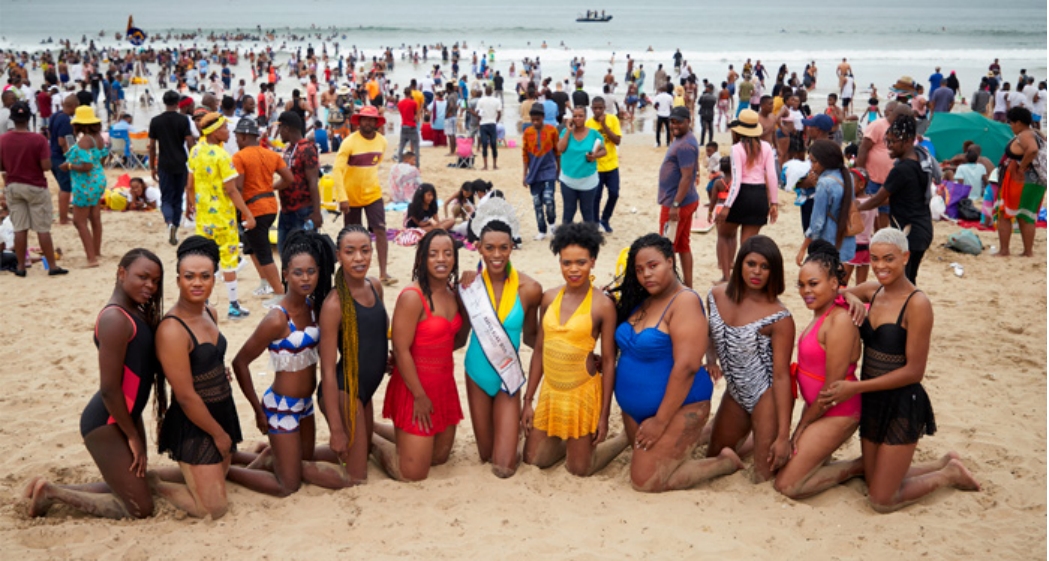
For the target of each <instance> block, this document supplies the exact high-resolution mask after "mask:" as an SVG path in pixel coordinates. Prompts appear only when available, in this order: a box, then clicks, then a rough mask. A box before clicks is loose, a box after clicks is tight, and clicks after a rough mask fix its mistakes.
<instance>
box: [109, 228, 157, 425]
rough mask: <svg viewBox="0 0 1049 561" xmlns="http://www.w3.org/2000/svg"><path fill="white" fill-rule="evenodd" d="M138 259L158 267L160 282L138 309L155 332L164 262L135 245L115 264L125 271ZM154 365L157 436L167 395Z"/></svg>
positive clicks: (154, 402)
mask: <svg viewBox="0 0 1049 561" xmlns="http://www.w3.org/2000/svg"><path fill="white" fill-rule="evenodd" d="M139 259H148V260H149V261H152V262H153V263H155V264H156V266H157V267H159V268H160V279H161V282H160V283H159V284H157V291H156V292H154V293H153V297H152V298H150V299H149V301H147V302H146V303H145V304H142V305H140V306H139V310H140V311H141V312H142V315H143V317H145V319H146V325H148V326H149V328H150V329H151V330H152V331H153V333H156V332H157V326H158V325H160V320H161V319H163V318H164V282H163V281H164V264H163V263H161V262H160V258H159V257H157V255H156V254H155V253H153V252H152V251H150V250H148V249H143V248H141V247H137V248H135V249H132V250H131V251H129V252H127V253H125V254H124V256H123V257H121V258H120V263H119V264H118V265H117V266H118V267H119V268H121V269H124V270H125V271H126V270H127V269H128V267H131V265H132V263H134V262H135V261H138V260H139ZM154 367H155V368H156V370H155V371H154V376H153V394H154V395H155V396H156V397H155V398H154V399H153V412H154V413H155V415H154V416H155V417H156V420H157V427H156V429H157V436H159V435H160V424H161V422H162V421H163V420H164V414H165V413H167V411H168V399H167V397H168V396H167V390H166V384H165V383H164V382H165V380H164V373H163V372H161V371H160V363H159V362H154Z"/></svg>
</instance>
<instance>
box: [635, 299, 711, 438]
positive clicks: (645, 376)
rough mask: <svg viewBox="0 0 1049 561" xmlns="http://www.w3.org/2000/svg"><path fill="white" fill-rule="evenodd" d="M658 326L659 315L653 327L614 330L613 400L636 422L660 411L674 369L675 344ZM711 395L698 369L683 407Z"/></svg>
mask: <svg viewBox="0 0 1049 561" xmlns="http://www.w3.org/2000/svg"><path fill="white" fill-rule="evenodd" d="M675 298H676V296H675ZM671 302H673V300H671ZM669 307H670V305H669V304H668V305H667V308H669ZM663 315H666V310H663ZM661 323H663V316H662V315H661V316H660V317H659V322H658V323H656V327H646V328H645V329H642V330H641V331H640V332H636V331H634V326H633V325H630V322H628V321H624V322H623V323H621V324H619V327H617V328H616V345H618V346H619V362H618V363H616V388H615V392H616V401H617V402H618V403H619V407H620V408H621V409H622V410H623V412H624V413H626V414H627V415H630V417H631V418H632V419H634V421H636V422H638V423H640V422H642V421H644V420H645V419H648V418H649V417H652V416H654V415H655V414H656V412H657V411H659V405H660V404H661V403H662V402H663V396H664V395H665V394H666V391H667V382H668V381H669V380H670V372H671V370H673V369H674V345H673V343H672V342H671V339H670V335H669V334H667V333H663V332H662V331H660V330H659V329H658V326H659V324H661ZM713 393H714V383H713V382H711V380H710V376H709V375H708V374H707V369H706V368H702V367H700V369H699V372H697V373H696V377H695V378H694V379H693V381H692V388H691V389H690V390H689V391H688V396H687V397H686V398H685V402H684V403H683V405H689V404H691V403H698V402H700V401H710V396H711V394H713Z"/></svg>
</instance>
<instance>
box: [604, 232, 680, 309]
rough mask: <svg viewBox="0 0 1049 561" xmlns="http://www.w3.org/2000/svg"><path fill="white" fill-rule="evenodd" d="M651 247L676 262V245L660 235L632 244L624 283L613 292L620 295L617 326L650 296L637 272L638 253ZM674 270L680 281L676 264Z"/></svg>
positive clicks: (644, 237) (624, 272)
mask: <svg viewBox="0 0 1049 561" xmlns="http://www.w3.org/2000/svg"><path fill="white" fill-rule="evenodd" d="M649 247H651V248H655V249H657V250H658V251H659V252H660V253H661V254H663V257H666V258H667V259H670V260H671V262H674V245H673V244H672V243H671V242H670V240H668V239H667V238H664V237H663V236H660V235H659V234H645V235H644V236H641V237H640V238H638V239H636V240H634V243H632V244H630V251H629V252H628V253H627V258H626V269H625V270H624V271H623V281H622V282H621V283H620V285H619V286H617V287H615V288H613V289H612V290H611V292H613V293H615V292H618V293H619V298H618V301H617V302H616V325H619V324H621V323H623V322H625V321H627V320H628V319H629V318H630V315H631V314H633V313H634V310H636V309H637V307H638V306H640V305H641V303H642V302H644V301H645V300H646V299H648V297H649V296H650V295H649V293H648V290H646V289H645V287H644V286H642V285H641V281H639V280H637V273H636V272H635V267H636V263H637V254H638V252H640V251H641V250H642V249H645V248H649ZM673 268H674V276H675V277H677V278H679V279H680V276H679V275H678V271H677V263H676V262H674V264H673Z"/></svg>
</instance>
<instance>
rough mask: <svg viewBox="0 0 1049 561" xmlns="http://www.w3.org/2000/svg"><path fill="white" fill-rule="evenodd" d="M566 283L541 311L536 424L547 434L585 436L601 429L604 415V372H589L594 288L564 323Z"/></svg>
mask: <svg viewBox="0 0 1049 561" xmlns="http://www.w3.org/2000/svg"><path fill="white" fill-rule="evenodd" d="M564 295H565V291H564V289H561V292H559V293H558V294H557V298H555V299H554V302H553V304H551V305H550V308H549V309H547V311H546V315H544V316H543V385H542V388H541V389H540V390H539V403H538V404H537V405H536V408H535V418H534V419H533V425H534V426H535V428H537V429H539V430H541V431H543V432H545V433H546V434H547V435H548V436H553V437H557V438H562V439H567V438H581V437H583V436H586V435H589V434H593V433H595V432H597V422H598V420H599V418H600V417H601V375H600V374H594V375H593V376H591V375H590V373H589V372H587V368H586V361H587V357H588V356H590V353H591V352H593V350H594V345H595V344H596V343H597V341H596V340H595V339H594V337H593V330H594V322H593V319H592V318H591V316H590V306H591V302H592V300H593V296H594V291H593V288H591V289H590V291H589V292H587V295H586V298H584V299H583V303H582V304H580V305H579V307H578V308H577V309H576V311H575V312H574V313H573V314H572V317H570V318H568V321H567V322H565V324H564V325H561V299H562V297H563V296H564Z"/></svg>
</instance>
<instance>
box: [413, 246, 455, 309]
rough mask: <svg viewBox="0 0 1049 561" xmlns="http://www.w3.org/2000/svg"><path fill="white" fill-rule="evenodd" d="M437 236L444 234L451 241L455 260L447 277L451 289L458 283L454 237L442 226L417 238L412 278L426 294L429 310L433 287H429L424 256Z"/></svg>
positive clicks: (431, 305) (424, 294) (425, 256)
mask: <svg viewBox="0 0 1049 561" xmlns="http://www.w3.org/2000/svg"><path fill="white" fill-rule="evenodd" d="M438 236H444V237H446V238H448V239H449V240H450V241H451V242H452V255H454V256H455V262H454V264H453V265H452V271H451V276H449V277H448V279H449V285H450V286H451V287H452V288H453V289H454V288H455V287H457V286H458V284H459V248H458V247H456V245H455V238H453V237H452V235H451V234H449V233H448V231H447V230H445V229H443V228H434V229H433V230H430V231H429V232H427V233H426V235H425V236H423V239H421V240H419V245H418V246H416V248H415V263H414V264H413V265H412V280H413V281H419V288H420V289H422V291H423V296H426V301H427V302H429V303H430V310H433V296H432V294H433V289H432V288H430V275H428V274H426V258H427V256H429V254H430V245H431V244H433V240H434V238H436V237H438Z"/></svg>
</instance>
